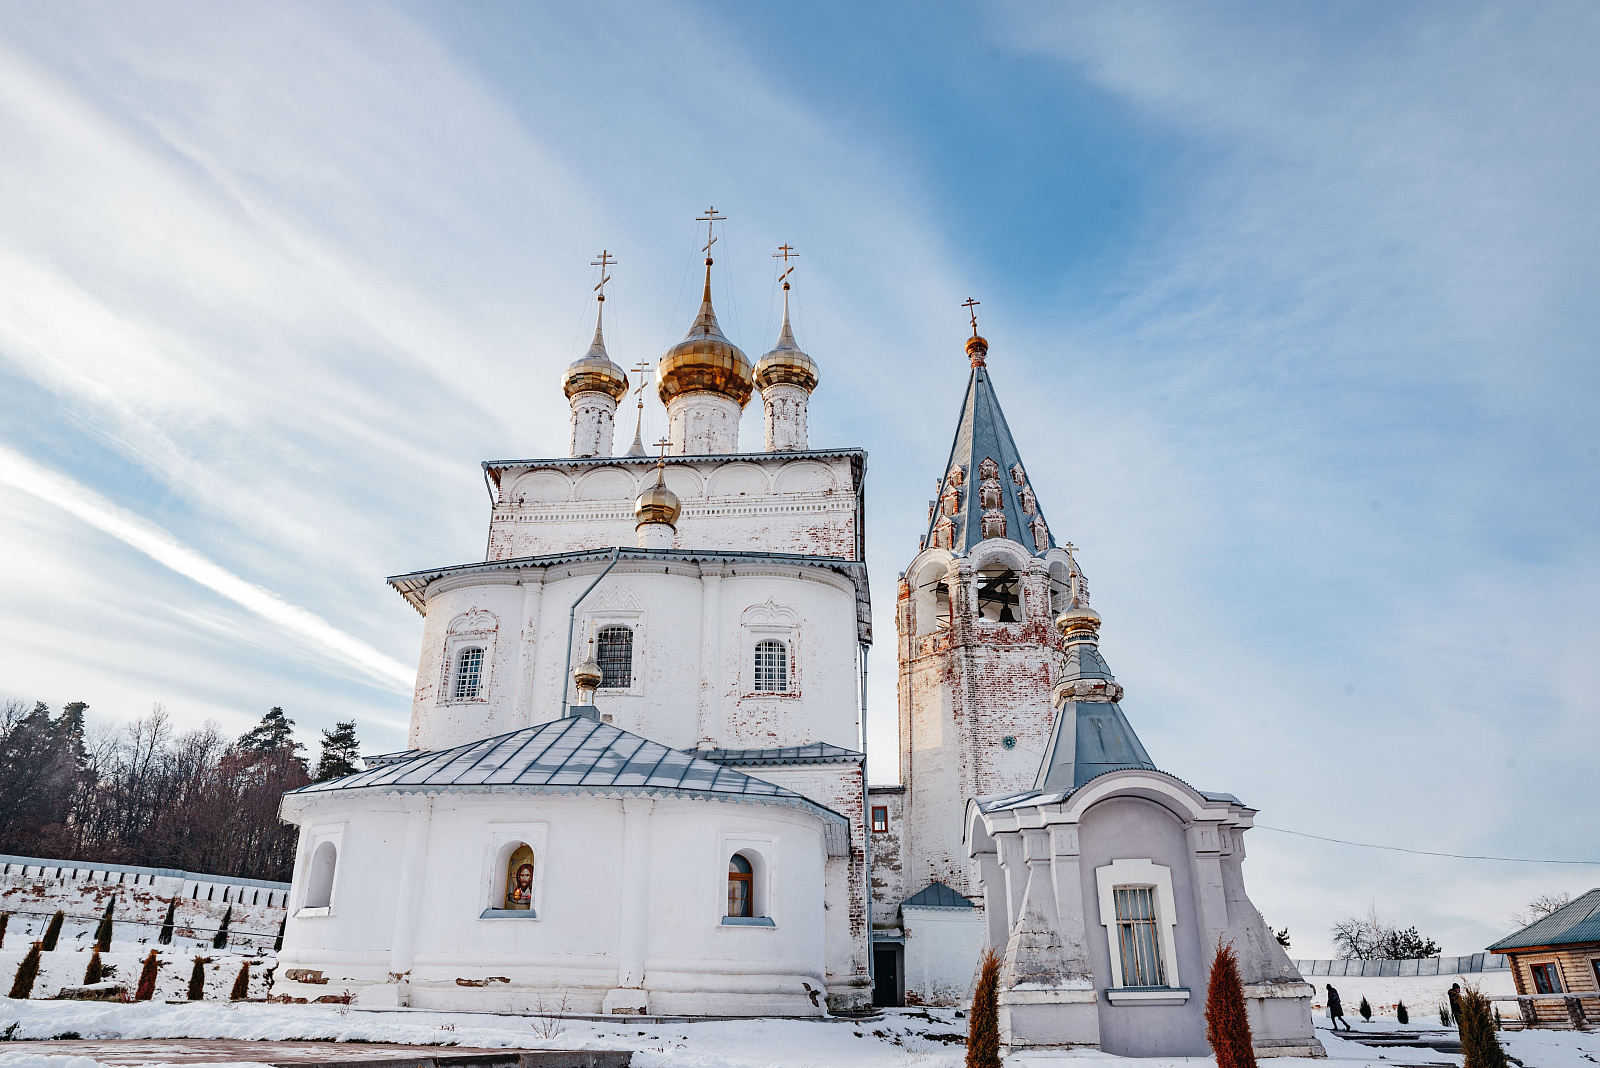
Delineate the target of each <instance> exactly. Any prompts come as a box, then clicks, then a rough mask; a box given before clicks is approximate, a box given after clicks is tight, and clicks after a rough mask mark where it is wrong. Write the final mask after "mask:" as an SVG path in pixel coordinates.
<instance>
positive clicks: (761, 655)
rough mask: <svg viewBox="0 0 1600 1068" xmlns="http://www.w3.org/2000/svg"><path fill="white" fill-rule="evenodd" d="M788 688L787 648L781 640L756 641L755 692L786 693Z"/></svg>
mask: <svg viewBox="0 0 1600 1068" xmlns="http://www.w3.org/2000/svg"><path fill="white" fill-rule="evenodd" d="M788 690H789V648H788V646H786V645H784V644H783V642H778V641H772V640H771V639H768V640H766V641H762V642H757V643H756V692H757V693H787V692H788Z"/></svg>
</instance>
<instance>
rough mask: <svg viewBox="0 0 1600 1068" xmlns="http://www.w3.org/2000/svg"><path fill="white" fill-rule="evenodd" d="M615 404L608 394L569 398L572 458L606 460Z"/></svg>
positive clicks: (613, 421) (574, 395) (593, 393)
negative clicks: (597, 457) (581, 457)
mask: <svg viewBox="0 0 1600 1068" xmlns="http://www.w3.org/2000/svg"><path fill="white" fill-rule="evenodd" d="M616 418H617V402H616V400H615V399H614V398H613V397H612V396H611V395H610V394H608V393H600V392H598V391H592V392H587V393H574V394H573V395H572V455H573V456H610V455H611V439H612V435H613V430H614V428H615V424H616Z"/></svg>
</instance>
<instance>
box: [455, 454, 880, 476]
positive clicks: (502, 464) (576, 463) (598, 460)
mask: <svg viewBox="0 0 1600 1068" xmlns="http://www.w3.org/2000/svg"><path fill="white" fill-rule="evenodd" d="M841 456H844V457H849V458H850V459H853V460H858V461H860V462H862V463H865V462H866V459H867V450H865V449H797V450H795V451H794V452H723V453H704V454H701V455H698V456H668V457H666V461H667V463H668V464H692V463H705V462H706V461H708V460H710V461H713V462H716V463H722V462H725V461H729V460H769V461H770V460H781V461H789V460H828V459H834V458H836V457H841ZM656 460H657V457H654V456H644V457H638V456H552V457H545V458H543V459H538V458H535V459H531V460H485V461H483V469H484V470H485V471H490V472H495V471H503V470H505V469H506V468H509V467H603V466H605V465H606V464H617V465H619V466H623V467H626V466H629V465H637V464H648V465H650V466H652V467H654V466H655V464H656Z"/></svg>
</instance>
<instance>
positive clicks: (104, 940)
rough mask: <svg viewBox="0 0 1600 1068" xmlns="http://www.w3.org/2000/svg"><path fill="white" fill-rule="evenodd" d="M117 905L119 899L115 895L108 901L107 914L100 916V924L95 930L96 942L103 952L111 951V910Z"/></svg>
mask: <svg viewBox="0 0 1600 1068" xmlns="http://www.w3.org/2000/svg"><path fill="white" fill-rule="evenodd" d="M116 906H117V899H116V897H114V896H113V897H112V899H111V900H110V901H107V902H106V911H105V914H104V915H103V916H101V917H100V926H99V927H98V928H96V929H95V932H94V944H95V945H96V946H99V947H100V952H102V953H110V952H111V910H112V909H114V908H116Z"/></svg>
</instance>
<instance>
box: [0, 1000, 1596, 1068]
mask: <svg viewBox="0 0 1600 1068" xmlns="http://www.w3.org/2000/svg"><path fill="white" fill-rule="evenodd" d="M13 1024H14V1025H15V1027H14V1029H11V1030H10V1032H9V1034H10V1037H12V1038H16V1039H50V1038H54V1037H55V1036H57V1035H62V1034H68V1033H75V1034H77V1035H80V1036H82V1037H83V1038H84V1039H102V1040H105V1039H146V1040H149V1039H156V1040H160V1039H172V1038H198V1039H240V1040H255V1039H261V1040H276V1041H295V1040H317V1041H344V1042H388V1043H403V1044H412V1045H441V1046H466V1047H480V1048H490V1049H495V1048H499V1049H505V1048H517V1049H630V1050H633V1051H635V1053H634V1058H633V1063H634V1064H635V1065H636V1066H637V1068H823V1066H827V1068H959V1066H960V1065H961V1063H962V1061H963V1059H964V1057H965V1053H966V1049H965V1046H964V1044H963V1043H962V1042H961V1041H959V1039H964V1037H965V1032H966V1020H965V1019H964V1018H962V1017H960V1016H958V1015H957V1014H956V1010H954V1009H927V1010H922V1009H917V1010H912V1009H901V1010H889V1011H887V1012H885V1013H884V1014H883V1016H882V1017H881V1018H877V1019H871V1020H862V1021H851V1020H840V1019H833V1020H786V1019H771V1018H765V1019H763V1018H756V1019H746V1020H727V1021H706V1022H698V1023H663V1024H655V1023H641V1022H635V1021H629V1020H627V1019H626V1018H620V1019H617V1020H594V1019H582V1020H580V1019H558V1018H552V1017H529V1016H520V1015H510V1014H495V1013H466V1012H433V1011H429V1010H424V1009H388V1010H378V1009H362V1008H359V1007H355V1006H350V1007H346V1006H333V1005H279V1004H263V1003H228V1002H224V1001H218V1002H191V1003H187V1004H179V1005H168V1004H164V1003H161V1002H153V1001H152V1002H141V1003H137V1004H112V1003H104V1002H71V1001H10V1000H0V1032H5V1031H7V1029H8V1028H12V1025H13ZM1317 1024H1318V1027H1317V1036H1318V1037H1319V1038H1320V1039H1321V1040H1322V1042H1323V1044H1324V1046H1326V1047H1327V1050H1328V1056H1329V1058H1330V1059H1332V1060H1336V1061H1338V1062H1340V1065H1339V1068H1394V1066H1396V1065H1450V1066H1458V1065H1460V1064H1461V1063H1462V1058H1461V1056H1460V1055H1459V1054H1450V1053H1442V1052H1439V1051H1436V1050H1433V1049H1428V1048H1420V1049H1404V1048H1395V1047H1388V1048H1383V1049H1376V1048H1372V1047H1369V1046H1364V1045H1361V1044H1360V1043H1357V1042H1354V1041H1352V1040H1350V1039H1349V1038H1347V1037H1345V1036H1344V1035H1343V1033H1341V1034H1340V1035H1338V1036H1335V1035H1334V1034H1333V1033H1331V1032H1330V1031H1328V1030H1327V1028H1326V1027H1325V1026H1324V1021H1322V1020H1318V1021H1317ZM1355 1026H1356V1029H1357V1033H1365V1034H1384V1035H1393V1034H1416V1035H1422V1036H1430V1037H1440V1038H1454V1037H1455V1032H1454V1031H1453V1030H1451V1031H1445V1030H1442V1029H1440V1028H1439V1027H1438V1026H1437V1022H1436V1021H1435V1026H1433V1027H1432V1028H1428V1027H1422V1026H1413V1027H1406V1028H1401V1027H1399V1026H1398V1025H1396V1024H1395V1023H1394V1022H1393V1021H1392V1020H1383V1021H1379V1022H1374V1023H1371V1024H1367V1023H1363V1022H1360V1021H1359V1019H1358V1020H1357V1022H1356V1024H1355ZM952 1039H957V1041H952ZM1500 1040H1501V1042H1503V1043H1504V1044H1505V1046H1506V1049H1507V1052H1508V1053H1509V1054H1510V1055H1511V1056H1513V1057H1515V1058H1517V1059H1518V1060H1520V1061H1522V1062H1523V1063H1524V1064H1525V1065H1526V1066H1527V1068H1593V1066H1594V1065H1595V1064H1596V1063H1600V1032H1574V1031H1546V1030H1540V1031H1502V1032H1501V1033H1500ZM1062 1060H1096V1061H1098V1060H1105V1061H1111V1060H1116V1061H1119V1062H1125V1061H1126V1058H1119V1057H1111V1056H1110V1055H1108V1054H1103V1053H1099V1052H1096V1051H1093V1050H1074V1051H1070V1052H1066V1053H1028V1054H1018V1055H1015V1056H1012V1057H1008V1058H1007V1059H1006V1065H1007V1068H1050V1066H1051V1065H1053V1064H1055V1063H1056V1062H1059V1061H1062ZM183 1063H184V1068H199V1066H198V1065H197V1064H196V1062H194V1061H185V1062H183ZM1213 1065H1214V1062H1213V1061H1212V1059H1211V1058H1209V1057H1165V1058H1149V1059H1143V1060H1141V1061H1140V1064H1139V1068H1212V1066H1213ZM0 1068H100V1062H97V1061H95V1060H93V1059H92V1058H89V1057H72V1056H50V1057H44V1056H39V1055H37V1054H0ZM232 1068H241V1066H238V1065H234V1066H232ZM1084 1068H1090V1066H1087V1065H1085V1066H1084ZM1108 1068H1109V1066H1108ZM1262 1068H1307V1063H1306V1062H1305V1061H1303V1060H1293V1059H1287V1058H1278V1059H1272V1060H1267V1061H1263V1062H1262Z"/></svg>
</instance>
